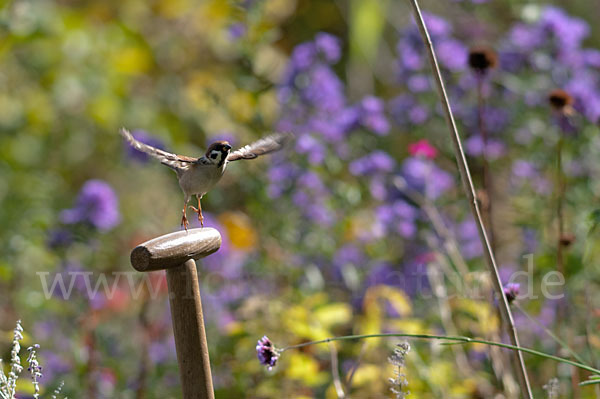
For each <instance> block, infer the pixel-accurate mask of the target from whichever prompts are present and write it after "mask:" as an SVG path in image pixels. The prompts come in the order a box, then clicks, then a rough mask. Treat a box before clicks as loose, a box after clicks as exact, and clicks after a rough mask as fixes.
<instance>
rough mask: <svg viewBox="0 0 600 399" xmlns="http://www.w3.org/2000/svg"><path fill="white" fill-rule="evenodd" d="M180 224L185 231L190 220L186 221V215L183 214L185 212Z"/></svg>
mask: <svg viewBox="0 0 600 399" xmlns="http://www.w3.org/2000/svg"><path fill="white" fill-rule="evenodd" d="M181 225H182V226H183V228H184V229H185V231H187V229H188V226H189V225H190V222H188V220H187V217H186V216H185V213H184V214H183V216H182V217H181Z"/></svg>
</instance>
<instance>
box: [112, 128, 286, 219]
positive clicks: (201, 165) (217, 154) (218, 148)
mask: <svg viewBox="0 0 600 399" xmlns="http://www.w3.org/2000/svg"><path fill="white" fill-rule="evenodd" d="M120 133H121V135H122V136H123V137H124V138H125V140H127V142H128V143H129V144H130V145H131V146H132V147H133V148H135V149H136V150H138V151H141V152H144V153H146V154H148V155H150V156H152V157H154V158H156V159H158V160H159V161H160V162H161V163H162V164H163V165H166V166H168V167H169V168H171V169H173V170H174V171H175V173H177V178H178V179H179V186H180V187H181V189H182V190H183V194H184V204H183V211H182V212H183V216H182V217H181V225H182V226H183V227H184V228H185V229H186V230H187V228H188V226H189V222H188V220H187V217H186V209H187V207H188V203H189V202H190V199H191V198H192V196H193V195H195V196H196V198H197V199H198V208H196V207H194V206H191V205H190V208H192V209H193V210H194V212H196V213H197V214H198V220H199V221H200V225H201V226H202V227H204V217H203V216H202V206H201V205H200V201H201V200H202V197H203V196H204V194H206V193H207V192H208V191H209V190H210V189H212V188H213V187H214V185H215V184H217V183H218V182H219V180H221V177H222V176H223V173H225V168H226V167H227V164H228V163H229V162H233V161H238V160H240V159H254V158H257V157H259V156H261V155H265V154H269V153H271V152H275V151H279V150H280V149H282V148H283V147H284V146H285V144H286V143H287V142H288V141H289V140H290V139H291V137H292V134H291V133H274V134H271V135H269V136H267V137H265V138H262V139H260V140H258V141H255V142H254V143H252V144H249V145H246V146H244V147H242V148H240V149H238V150H235V151H233V152H231V145H229V143H228V142H227V141H216V142H214V143H212V144H211V145H210V146H208V149H207V150H206V153H205V154H204V156H202V157H200V158H194V157H188V156H185V155H176V154H171V153H170V152H166V151H163V150H159V149H158V148H154V147H152V146H149V145H147V144H144V143H142V142H141V141H138V140H136V139H135V138H134V137H133V135H132V134H131V133H129V131H128V130H127V129H125V128H122V129H121V130H120Z"/></svg>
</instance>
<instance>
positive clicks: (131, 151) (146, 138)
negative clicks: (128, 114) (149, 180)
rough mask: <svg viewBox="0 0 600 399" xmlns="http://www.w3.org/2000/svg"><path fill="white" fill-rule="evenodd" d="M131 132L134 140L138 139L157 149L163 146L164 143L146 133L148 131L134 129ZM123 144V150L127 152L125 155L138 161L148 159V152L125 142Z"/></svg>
mask: <svg viewBox="0 0 600 399" xmlns="http://www.w3.org/2000/svg"><path fill="white" fill-rule="evenodd" d="M131 134H132V135H133V137H135V139H136V140H139V141H141V142H142V143H144V144H148V145H151V146H152V147H156V148H158V149H163V148H164V143H163V142H162V141H161V140H159V139H157V138H156V137H154V136H151V135H150V134H148V132H146V131H144V130H134V131H133V132H132V133H131ZM124 145H125V151H126V152H127V156H128V157H129V158H130V159H132V160H134V161H138V162H147V161H148V160H150V156H149V155H148V154H146V153H144V152H141V151H138V150H136V149H135V148H133V147H132V146H130V145H129V144H127V143H125V144H124Z"/></svg>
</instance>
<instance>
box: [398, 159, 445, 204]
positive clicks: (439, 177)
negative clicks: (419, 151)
mask: <svg viewBox="0 0 600 399" xmlns="http://www.w3.org/2000/svg"><path fill="white" fill-rule="evenodd" d="M402 176H403V177H404V179H405V180H406V183H407V184H408V185H409V186H411V187H412V188H413V189H415V190H418V191H421V192H423V193H424V194H425V195H427V196H428V197H429V198H432V199H436V198H438V197H439V196H440V195H442V194H444V193H445V192H446V191H448V190H449V189H450V188H452V187H453V186H454V179H453V178H452V175H450V174H449V173H448V172H446V171H444V170H442V169H440V168H438V167H437V166H436V165H435V164H434V163H433V162H432V161H431V160H428V159H424V158H422V157H411V158H407V159H406V160H405V161H404V162H403V163H402Z"/></svg>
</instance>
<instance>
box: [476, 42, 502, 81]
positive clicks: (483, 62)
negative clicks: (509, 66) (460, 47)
mask: <svg viewBox="0 0 600 399" xmlns="http://www.w3.org/2000/svg"><path fill="white" fill-rule="evenodd" d="M497 64H498V56H497V55H496V52H495V51H494V50H493V49H492V48H491V47H486V46H475V47H473V48H471V50H470V51H469V66H470V67H471V68H472V69H474V70H475V71H476V72H478V73H482V74H483V73H485V72H487V71H488V70H489V69H492V68H495V67H496V65H497Z"/></svg>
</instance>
